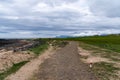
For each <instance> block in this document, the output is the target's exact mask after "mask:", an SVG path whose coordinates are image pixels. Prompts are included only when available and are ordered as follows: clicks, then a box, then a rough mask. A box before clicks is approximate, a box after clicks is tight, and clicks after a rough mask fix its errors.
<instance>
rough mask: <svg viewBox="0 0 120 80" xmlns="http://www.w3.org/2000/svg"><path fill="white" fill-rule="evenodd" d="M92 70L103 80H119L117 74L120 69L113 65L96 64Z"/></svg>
mask: <svg viewBox="0 0 120 80" xmlns="http://www.w3.org/2000/svg"><path fill="white" fill-rule="evenodd" d="M92 70H93V71H94V72H95V73H96V75H97V76H98V77H99V78H100V79H101V80H110V78H114V80H115V79H118V76H117V75H116V74H115V73H116V71H118V70H120V68H116V67H114V64H112V63H106V62H100V63H95V64H94V66H93V68H92Z"/></svg>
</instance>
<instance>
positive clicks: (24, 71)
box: [5, 47, 54, 80]
mask: <svg viewBox="0 0 120 80" xmlns="http://www.w3.org/2000/svg"><path fill="white" fill-rule="evenodd" d="M53 53H54V51H53V49H52V47H51V48H49V49H48V50H47V51H46V52H44V53H43V54H42V55H40V56H39V57H38V58H36V59H33V60H31V61H30V62H29V63H27V64H26V65H24V66H23V67H22V68H21V69H19V70H18V71H17V72H16V73H15V74H12V75H10V76H8V77H7V78H6V79H5V80H29V78H30V77H31V76H33V74H34V73H35V72H36V71H38V69H39V65H40V64H41V63H43V62H44V60H45V59H47V58H49V57H50V55H52V54H53Z"/></svg>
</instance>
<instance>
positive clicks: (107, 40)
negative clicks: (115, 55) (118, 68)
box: [66, 35, 120, 52]
mask: <svg viewBox="0 0 120 80" xmlns="http://www.w3.org/2000/svg"><path fill="white" fill-rule="evenodd" d="M66 40H75V41H82V42H84V43H87V44H91V45H94V46H98V47H101V48H105V49H109V50H112V51H115V52H120V35H108V36H91V37H77V38H66Z"/></svg>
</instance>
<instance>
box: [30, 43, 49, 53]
mask: <svg viewBox="0 0 120 80" xmlns="http://www.w3.org/2000/svg"><path fill="white" fill-rule="evenodd" d="M47 48H48V44H47V43H45V44H42V45H39V46H36V47H34V48H31V49H30V51H32V52H34V53H35V54H36V55H39V54H41V53H42V52H43V51H44V50H46V49H47Z"/></svg>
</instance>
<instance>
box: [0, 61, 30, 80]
mask: <svg viewBox="0 0 120 80" xmlns="http://www.w3.org/2000/svg"><path fill="white" fill-rule="evenodd" d="M27 62H28V61H23V62H20V63H17V64H13V66H12V67H11V68H10V69H8V70H7V71H5V72H3V73H0V80H4V79H5V78H6V77H7V76H8V75H10V74H12V73H15V72H16V71H18V70H19V69H20V68H21V67H22V66H23V65H25V64H26V63H27Z"/></svg>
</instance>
